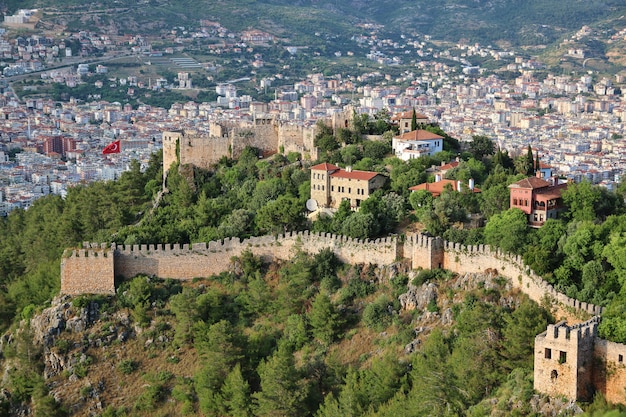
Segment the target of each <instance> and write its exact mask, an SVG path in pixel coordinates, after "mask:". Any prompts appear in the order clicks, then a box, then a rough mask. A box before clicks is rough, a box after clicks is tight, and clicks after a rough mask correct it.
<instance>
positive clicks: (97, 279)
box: [61, 247, 115, 295]
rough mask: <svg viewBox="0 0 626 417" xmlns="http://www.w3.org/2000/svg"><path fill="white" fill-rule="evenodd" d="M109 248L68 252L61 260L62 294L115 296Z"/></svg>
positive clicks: (112, 259)
mask: <svg viewBox="0 0 626 417" xmlns="http://www.w3.org/2000/svg"><path fill="white" fill-rule="evenodd" d="M113 268H114V257H113V252H112V251H111V250H110V249H109V248H106V247H104V248H87V249H76V250H72V251H70V250H67V251H66V253H65V254H64V255H63V258H62V259H61V294H69V295H79V294H85V293H91V294H115V282H114V276H115V275H114V273H113Z"/></svg>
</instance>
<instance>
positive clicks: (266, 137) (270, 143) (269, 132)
mask: <svg viewBox="0 0 626 417" xmlns="http://www.w3.org/2000/svg"><path fill="white" fill-rule="evenodd" d="M230 140H231V147H232V155H233V158H235V159H237V158H238V157H239V156H240V155H241V153H242V152H243V150H244V149H245V148H246V147H247V146H252V147H255V148H258V149H260V150H261V151H262V152H263V154H266V155H267V154H274V153H276V152H278V128H277V126H276V125H275V124H274V123H266V124H259V125H254V126H241V127H235V128H233V129H232V130H231V131H230Z"/></svg>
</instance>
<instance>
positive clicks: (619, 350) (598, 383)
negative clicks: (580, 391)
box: [592, 339, 626, 404]
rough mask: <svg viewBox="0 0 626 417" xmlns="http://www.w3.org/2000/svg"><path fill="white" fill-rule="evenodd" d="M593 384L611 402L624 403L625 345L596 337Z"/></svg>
mask: <svg viewBox="0 0 626 417" xmlns="http://www.w3.org/2000/svg"><path fill="white" fill-rule="evenodd" d="M594 356H595V359H596V363H595V365H596V366H594V372H593V379H592V382H593V385H594V387H595V388H596V390H598V391H600V392H602V393H603V394H604V396H605V398H606V399H607V401H610V402H612V403H621V404H624V403H626V390H625V387H626V345H624V344H621V343H614V342H609V341H607V340H602V339H596V343H595V346H594Z"/></svg>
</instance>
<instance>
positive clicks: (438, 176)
mask: <svg viewBox="0 0 626 417" xmlns="http://www.w3.org/2000/svg"><path fill="white" fill-rule="evenodd" d="M439 181H441V174H435V182H439Z"/></svg>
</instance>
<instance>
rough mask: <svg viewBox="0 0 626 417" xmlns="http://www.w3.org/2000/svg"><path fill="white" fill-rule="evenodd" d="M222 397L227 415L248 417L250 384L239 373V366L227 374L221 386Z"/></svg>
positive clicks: (250, 413) (249, 410)
mask: <svg viewBox="0 0 626 417" xmlns="http://www.w3.org/2000/svg"><path fill="white" fill-rule="evenodd" d="M222 397H223V398H224V406H225V408H226V410H225V411H226V412H227V414H228V415H229V416H233V417H249V416H251V415H252V411H251V400H250V385H249V384H248V381H246V379H245V378H244V377H243V375H242V374H241V366H240V365H239V364H237V365H235V368H234V369H233V370H232V371H231V372H230V373H229V374H228V376H227V377H226V380H225V381H224V385H223V386H222Z"/></svg>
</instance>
